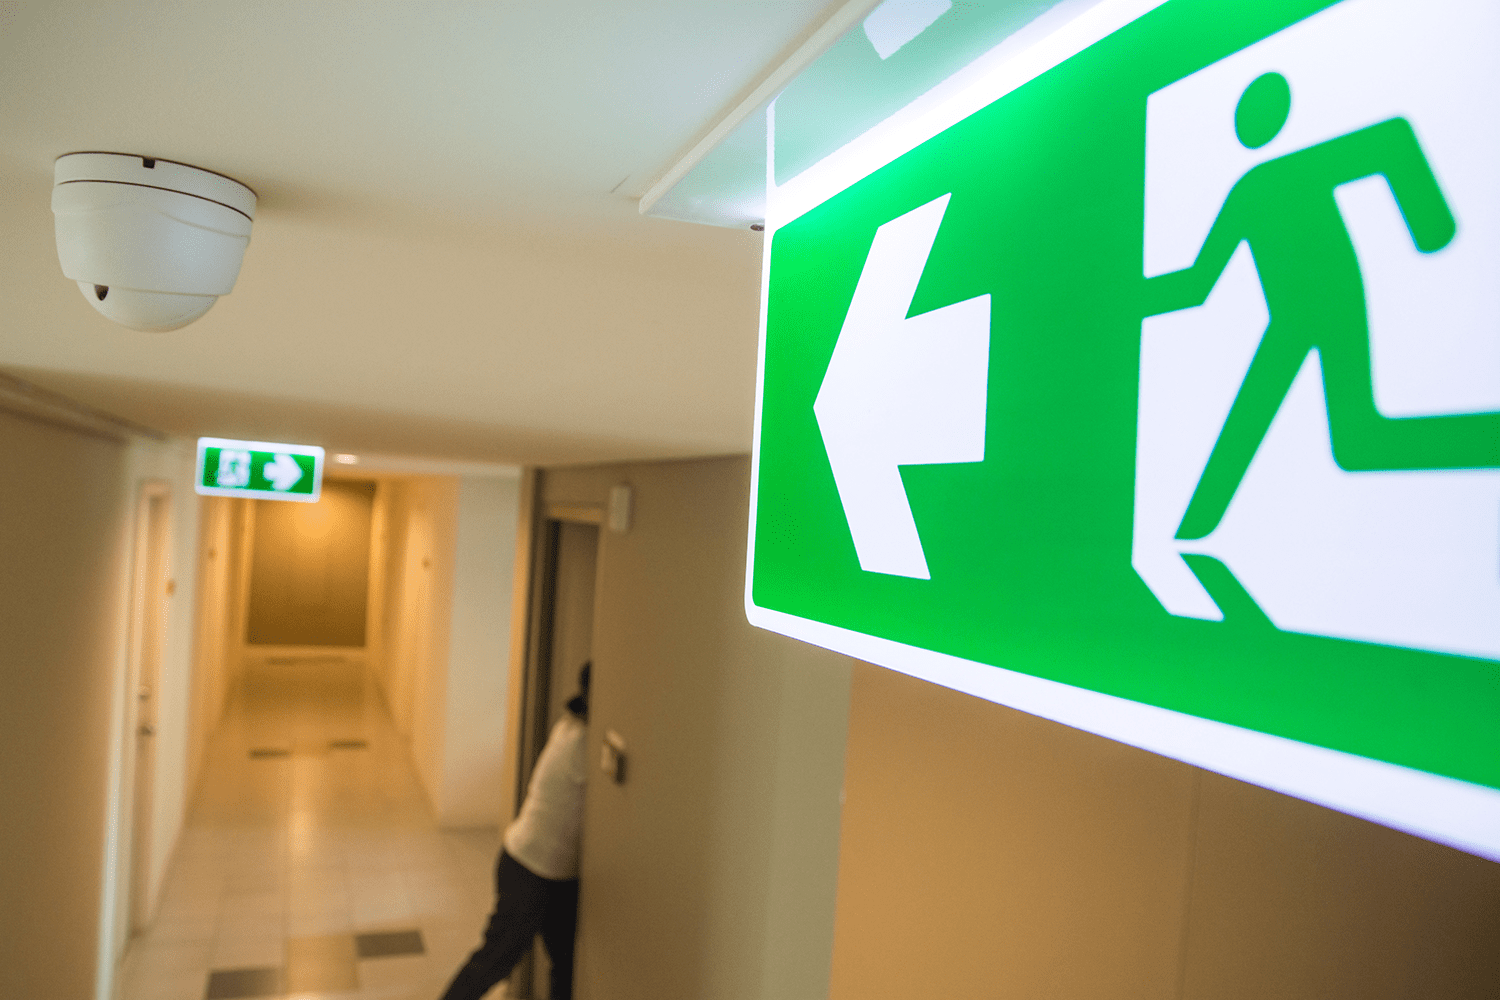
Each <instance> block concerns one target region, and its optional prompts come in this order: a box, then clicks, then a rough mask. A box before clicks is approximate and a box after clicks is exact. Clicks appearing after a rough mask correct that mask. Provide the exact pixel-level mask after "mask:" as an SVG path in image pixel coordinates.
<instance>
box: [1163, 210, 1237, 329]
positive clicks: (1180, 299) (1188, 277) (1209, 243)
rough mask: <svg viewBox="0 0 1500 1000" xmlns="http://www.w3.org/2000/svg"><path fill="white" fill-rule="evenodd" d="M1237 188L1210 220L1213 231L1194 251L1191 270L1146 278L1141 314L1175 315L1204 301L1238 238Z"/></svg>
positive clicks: (1210, 230)
mask: <svg viewBox="0 0 1500 1000" xmlns="http://www.w3.org/2000/svg"><path fill="white" fill-rule="evenodd" d="M1238 189H1239V185H1238V184H1236V185H1235V187H1234V189H1233V190H1231V191H1230V192H1229V197H1228V198H1226V199H1224V207H1223V208H1221V209H1220V210H1219V217H1218V218H1217V219H1215V220H1214V224H1213V228H1211V229H1209V231H1208V236H1207V238H1205V239H1204V241H1203V246H1202V247H1200V248H1199V250H1198V259H1197V260H1195V261H1193V266H1192V267H1186V268H1183V269H1182V270H1181V271H1171V272H1169V273H1167V274H1162V275H1158V276H1156V277H1154V278H1147V279H1146V308H1145V311H1144V312H1143V315H1145V316H1155V315H1157V314H1158V313H1165V312H1176V311H1177V310H1178V309H1191V308H1192V307H1193V306H1201V305H1202V304H1203V302H1204V300H1205V299H1207V298H1208V293H1209V292H1211V291H1213V288H1214V283H1215V282H1217V281H1218V280H1219V275H1220V274H1222V273H1223V272H1224V268H1225V267H1226V266H1227V265H1228V264H1229V258H1230V257H1232V256H1233V255H1234V251H1235V248H1236V247H1238V246H1239V245H1240V240H1241V238H1242V237H1241V228H1242V227H1241V226H1240V225H1239V212H1238V211H1237V209H1238V207H1239V199H1238V198H1236V197H1235V192H1236V191H1237V190H1238Z"/></svg>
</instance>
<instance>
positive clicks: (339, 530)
mask: <svg viewBox="0 0 1500 1000" xmlns="http://www.w3.org/2000/svg"><path fill="white" fill-rule="evenodd" d="M374 495H375V484H374V483H370V482H360V481H350V480H328V481H326V482H325V483H324V484H323V491H322V495H321V496H320V497H319V499H318V502H317V503H290V502H287V501H276V500H257V501H255V504H256V512H255V550H254V557H253V559H252V563H251V570H250V602H249V610H248V618H249V620H248V624H247V632H246V636H245V638H246V641H247V642H249V643H253V644H255V645H277V646H345V647H363V646H364V645H365V612H366V609H367V604H368V584H369V571H370V513H371V503H372V501H373V498H374Z"/></svg>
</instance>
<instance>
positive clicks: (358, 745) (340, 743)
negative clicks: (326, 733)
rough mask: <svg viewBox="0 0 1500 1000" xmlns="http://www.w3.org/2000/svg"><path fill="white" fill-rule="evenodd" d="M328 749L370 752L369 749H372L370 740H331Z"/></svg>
mask: <svg viewBox="0 0 1500 1000" xmlns="http://www.w3.org/2000/svg"><path fill="white" fill-rule="evenodd" d="M328 749H330V750H368V749H370V741H369V740H329V741H328Z"/></svg>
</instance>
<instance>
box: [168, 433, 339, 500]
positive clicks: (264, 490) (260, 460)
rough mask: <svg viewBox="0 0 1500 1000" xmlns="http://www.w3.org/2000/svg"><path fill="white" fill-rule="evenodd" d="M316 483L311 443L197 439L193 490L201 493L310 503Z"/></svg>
mask: <svg viewBox="0 0 1500 1000" xmlns="http://www.w3.org/2000/svg"><path fill="white" fill-rule="evenodd" d="M322 485H323V449H322V448H319V447H317V446H316V445H306V444H271V443H269V442H266V441H229V440H225V439H223V438H199V439H198V479H197V485H196V489H197V491H198V492H199V493H201V494H203V495H205V496H216V497H251V498H253V499H257V500H298V501H301V502H302V503H316V502H317V500H318V494H319V493H320V492H321V489H322Z"/></svg>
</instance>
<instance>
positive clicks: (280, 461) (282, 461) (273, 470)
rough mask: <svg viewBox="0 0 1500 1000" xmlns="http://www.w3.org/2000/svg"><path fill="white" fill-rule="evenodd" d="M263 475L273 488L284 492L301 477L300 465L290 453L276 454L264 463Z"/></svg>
mask: <svg viewBox="0 0 1500 1000" xmlns="http://www.w3.org/2000/svg"><path fill="white" fill-rule="evenodd" d="M265 477H266V478H267V479H269V480H270V481H271V487H272V488H273V489H275V490H279V491H280V492H282V493H285V492H286V491H287V490H289V489H291V488H292V487H293V486H296V485H297V480H299V479H301V478H302V466H300V465H298V464H297V463H296V462H295V461H293V459H292V456H290V455H277V456H276V458H275V460H274V461H270V462H267V463H266V468H265Z"/></svg>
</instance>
